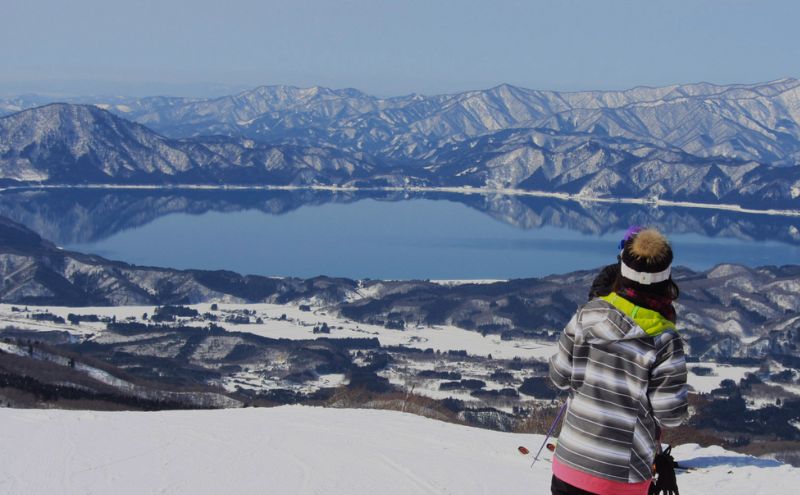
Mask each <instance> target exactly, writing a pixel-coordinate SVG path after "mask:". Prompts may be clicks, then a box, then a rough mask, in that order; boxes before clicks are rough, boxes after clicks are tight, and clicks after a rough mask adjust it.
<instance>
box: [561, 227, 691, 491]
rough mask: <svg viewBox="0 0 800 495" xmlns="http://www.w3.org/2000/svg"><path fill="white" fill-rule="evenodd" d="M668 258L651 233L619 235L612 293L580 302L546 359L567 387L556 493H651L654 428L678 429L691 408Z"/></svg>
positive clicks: (661, 242) (664, 247)
mask: <svg viewBox="0 0 800 495" xmlns="http://www.w3.org/2000/svg"><path fill="white" fill-rule="evenodd" d="M672 259H673V254H672V248H671V247H670V245H669V243H668V242H667V240H666V239H665V238H664V236H663V235H662V234H661V233H660V232H658V231H657V230H655V229H643V230H637V231H635V232H631V233H630V235H626V239H624V240H623V243H622V250H621V253H620V256H619V264H618V270H619V271H618V273H617V274H616V276H615V278H614V282H613V284H612V287H611V289H612V290H611V291H608V293H607V294H606V295H602V296H600V297H596V298H594V299H592V300H590V301H589V302H588V303H586V304H585V305H583V306H581V307H580V308H578V310H577V312H576V314H575V315H574V316H573V317H572V319H571V320H570V322H569V323H568V324H567V326H566V328H564V331H563V333H562V335H561V337H560V339H559V342H558V352H557V353H556V354H554V355H553V356H552V357H551V358H550V379H551V380H552V381H553V383H554V384H555V385H556V386H557V387H558V388H560V389H563V390H569V399H568V406H567V411H566V414H565V416H564V423H563V425H562V429H561V434H560V436H559V439H558V443H557V446H556V450H555V456H554V459H553V479H552V485H551V491H552V493H553V495H575V494H577V495H584V494H594V495H646V494H647V493H648V491H649V490H650V485H651V482H652V477H653V473H652V465H653V461H654V458H655V457H656V454H657V453H658V451H659V450H660V443H659V438H660V433H661V428H663V427H671V426H678V425H679V424H680V423H681V421H682V420H683V419H684V417H685V416H686V414H687V409H688V403H687V387H686V361H685V357H684V353H683V343H682V341H681V338H680V337H679V335H678V334H677V332H676V330H675V320H676V315H675V308H674V307H673V305H672V302H673V301H674V300H675V299H676V298H677V296H678V287H677V285H676V284H675V283H674V282H673V280H672V277H671V269H670V265H671V263H672ZM659 460H661V459H659ZM659 478H660V479H659V484H658V485H656V486H655V488H656V489H657V490H658V491H664V492H670V493H675V494H677V493H678V492H677V486H672V485H674V484H675V482H674V476H671V477H670V476H669V475H668V474H667V475H665V476H663V480H664V482H663V483H662V481H661V478H662V477H661V476H660V477H659ZM664 483H667V484H669V485H670V486H664Z"/></svg>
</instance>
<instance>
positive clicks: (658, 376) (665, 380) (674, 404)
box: [647, 334, 689, 427]
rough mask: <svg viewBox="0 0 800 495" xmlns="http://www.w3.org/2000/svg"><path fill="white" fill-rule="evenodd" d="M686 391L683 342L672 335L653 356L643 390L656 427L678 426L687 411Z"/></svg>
mask: <svg viewBox="0 0 800 495" xmlns="http://www.w3.org/2000/svg"><path fill="white" fill-rule="evenodd" d="M688 392H689V391H688V388H687V385H686V357H685V356H684V353H683V341H682V340H681V338H680V337H679V336H677V335H674V334H673V336H672V338H671V339H669V341H668V342H667V343H666V344H665V345H664V346H663V348H662V349H661V350H660V351H659V352H658V355H657V356H656V361H655V366H654V367H653V369H652V370H651V371H650V383H649V385H648V389H647V397H648V399H650V407H651V408H652V410H653V416H654V417H655V419H656V422H657V423H658V425H659V426H661V427H671V426H678V425H680V424H681V422H682V421H683V420H684V418H686V416H687V414H688V410H689V401H688Z"/></svg>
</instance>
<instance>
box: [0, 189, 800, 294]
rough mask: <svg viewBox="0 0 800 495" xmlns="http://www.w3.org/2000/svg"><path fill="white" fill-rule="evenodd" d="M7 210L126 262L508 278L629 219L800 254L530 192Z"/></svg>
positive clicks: (275, 196)
mask: <svg viewBox="0 0 800 495" xmlns="http://www.w3.org/2000/svg"><path fill="white" fill-rule="evenodd" d="M0 215H4V216H7V217H9V218H11V219H13V220H15V221H18V222H20V223H23V224H24V225H26V226H28V227H30V228H32V229H34V230H35V231H37V232H38V233H40V234H41V235H42V236H43V237H45V238H48V239H50V240H53V241H54V242H56V243H57V244H59V245H62V246H63V247H65V248H67V249H72V250H76V251H82V252H89V253H95V254H99V255H102V256H104V257H107V258H110V259H116V260H122V261H127V262H130V263H137V264H144V265H152V266H169V267H175V268H201V269H227V270H233V271H237V272H241V273H252V274H261V275H276V276H282V275H291V276H300V277H309V276H315V275H320V274H324V275H331V276H344V277H351V278H391V279H410V278H423V279H475V278H486V279H505V278H518V277H530V276H543V275H547V274H551V273H563V272H569V271H573V270H578V269H592V268H597V267H599V266H602V265H604V264H607V263H610V262H612V261H613V260H614V259H615V256H616V251H617V243H618V241H619V238H620V237H621V235H622V234H623V232H624V231H625V229H626V228H627V227H628V225H630V224H640V225H653V226H657V227H659V228H661V229H662V230H664V231H665V232H666V233H667V234H668V235H669V237H670V239H671V240H672V242H673V245H674V247H675V251H676V264H679V265H684V266H688V267H690V268H693V269H704V268H708V267H711V266H714V265H716V264H718V263H723V262H726V263H727V262H733V263H741V264H745V265H750V266H759V265H768V264H774V265H781V264H800V231H798V224H800V219H799V218H791V217H779V216H766V215H752V214H736V213H733V212H726V211H715V210H703V209H690V208H677V207H662V208H653V207H650V206H638V205H616V204H597V203H594V204H591V203H590V204H580V203H577V202H574V201H561V200H555V199H544V198H534V197H519V196H502V195H488V196H487V195H478V194H472V195H459V194H444V193H435V194H434V193H425V194H417V195H408V194H403V193H379V194H376V193H372V194H367V193H346V194H342V193H333V192H319V191H309V190H304V191H255V190H250V191H198V190H180V191H177V190H157V191H154V190H144V191H143V190H113V191H109V190H78V189H63V190H29V191H20V192H4V193H2V194H0Z"/></svg>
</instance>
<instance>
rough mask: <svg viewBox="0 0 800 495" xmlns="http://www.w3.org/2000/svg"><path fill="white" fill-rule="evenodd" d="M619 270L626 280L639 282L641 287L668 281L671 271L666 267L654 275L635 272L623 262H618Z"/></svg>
mask: <svg viewBox="0 0 800 495" xmlns="http://www.w3.org/2000/svg"><path fill="white" fill-rule="evenodd" d="M619 268H620V273H622V276H623V277H625V278H627V279H628V280H633V281H634V282H639V283H640V284H642V285H650V284H657V283H659V282H663V281H664V280H668V279H669V275H670V271H671V267H669V266H668V267H667V269H666V270H664V271H661V272H656V273H648V272H637V271H636V270H634V269H633V268H631V267H629V266H628V265H626V264H625V262H624V261H620V265H619Z"/></svg>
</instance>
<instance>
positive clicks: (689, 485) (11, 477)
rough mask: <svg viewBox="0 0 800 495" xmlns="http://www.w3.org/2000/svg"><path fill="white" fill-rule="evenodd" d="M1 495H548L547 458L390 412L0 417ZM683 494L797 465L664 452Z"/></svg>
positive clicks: (760, 487)
mask: <svg viewBox="0 0 800 495" xmlns="http://www.w3.org/2000/svg"><path fill="white" fill-rule="evenodd" d="M0 438H2V439H3V449H1V450H0V493H7V494H25V495H37V494H55V493H59V494H112V493H113V494H118V495H123V494H137V495H139V494H156V493H157V494H178V493H181V494H183V493H186V494H194V495H200V494H236V495H239V494H252V493H274V494H278V493H280V494H325V495H339V494H342V495H353V494H374V493H380V494H383V495H393V494H397V495H401V494H402V495H409V494H458V495H471V494H492V495H495V494H504V495H512V494H531V493H537V494H541V493H549V483H550V463H549V461H548V460H547V459H549V456H550V454H549V453H547V454H546V456H545V459H546V460H544V461H541V462H539V463H538V464H537V465H536V466H534V468H533V469H531V467H530V464H531V457H530V455H528V456H523V455H521V454H520V453H519V452H518V450H517V447H518V446H520V445H524V446H527V447H528V448H529V449H530V450H535V449H536V448H538V445H539V444H540V442H541V440H542V437H541V436H539V435H524V434H509V433H498V432H493V431H488V430H482V429H475V428H469V427H465V426H460V425H454V424H449V423H443V422H439V421H435V420H430V419H425V418H421V417H418V416H413V415H410V414H404V413H399V412H392V411H376V410H353V409H321V408H310V407H301V406H284V407H278V408H273V409H232V410H231V409H229V410H216V411H171V412H157V413H139V412H118V413H101V412H87V411H79V412H76V411H60V410H19V409H0ZM674 453H675V454H676V458H677V459H678V460H679V461H681V463H682V464H686V465H689V466H697V467H699V468H700V469H698V470H697V471H694V472H689V473H682V474H679V476H678V483H679V485H680V490H681V494H683V495H707V494H709V493H725V494H728V495H739V494H741V495H744V494H747V495H753V494H756V495H766V494H778V493H791V492H792V491H793V490H792V488H789V487H796V486H798V485H799V484H800V469H796V468H792V467H790V466H787V465H780V464H779V463H778V462H776V461H771V460H765V459H756V458H752V457H746V456H743V455H741V454H736V453H732V452H726V451H724V450H722V449H721V448H718V447H712V448H699V447H697V446H696V445H684V446H681V447H678V448H676V449H675V451H674Z"/></svg>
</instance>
